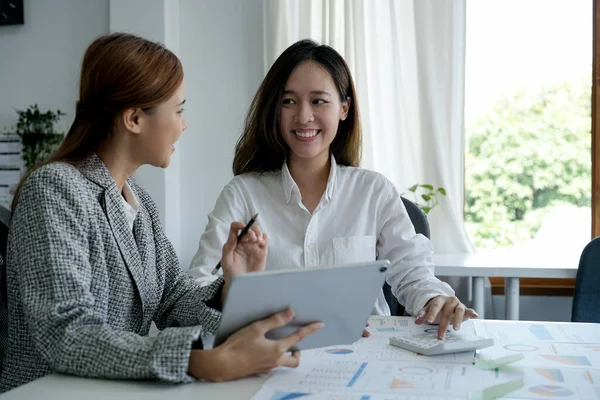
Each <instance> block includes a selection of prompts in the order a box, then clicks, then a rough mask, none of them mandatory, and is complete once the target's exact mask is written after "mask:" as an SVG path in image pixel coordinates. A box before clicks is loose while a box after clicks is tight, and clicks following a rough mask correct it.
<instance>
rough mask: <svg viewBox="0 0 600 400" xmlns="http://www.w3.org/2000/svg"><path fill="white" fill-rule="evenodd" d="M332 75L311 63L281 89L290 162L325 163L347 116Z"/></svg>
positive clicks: (283, 128)
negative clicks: (282, 91) (299, 160)
mask: <svg viewBox="0 0 600 400" xmlns="http://www.w3.org/2000/svg"><path fill="white" fill-rule="evenodd" d="M340 97H341V95H340V93H339V91H338V90H337V88H336V87H335V84H334V83H333V80H332V78H331V75H330V74H329V73H328V72H327V70H325V69H324V68H323V67H321V66H320V65H319V64H318V63H316V62H314V61H305V62H303V63H301V64H299V65H298V66H297V67H296V68H295V69H294V70H293V71H292V73H291V75H290V77H289V79H288V81H287V83H286V85H285V89H284V93H283V98H282V104H281V110H280V115H279V118H280V126H281V134H282V136H283V139H284V141H285V142H286V144H287V145H288V146H289V148H290V152H289V160H290V162H294V161H296V160H298V159H302V160H305V161H306V160H315V161H316V162H325V163H326V162H327V161H328V158H329V147H330V146H331V143H332V142H333V140H334V139H335V135H336V133H337V130H338V126H339V123H340V120H345V119H346V117H347V116H348V107H349V100H345V101H342V100H341V98H340Z"/></svg>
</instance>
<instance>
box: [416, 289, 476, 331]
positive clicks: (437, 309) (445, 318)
mask: <svg viewBox="0 0 600 400" xmlns="http://www.w3.org/2000/svg"><path fill="white" fill-rule="evenodd" d="M477 317H478V315H477V313H476V312H475V310H473V309H472V308H467V307H466V306H465V305H464V304H463V303H461V302H460V300H458V298H457V297H456V296H452V297H450V296H443V295H440V296H436V297H433V298H432V299H430V300H429V301H428V302H427V303H426V304H425V307H423V308H422V309H421V310H420V311H419V312H418V313H417V318H416V319H415V323H416V324H417V325H418V324H422V323H424V322H425V323H427V324H439V328H438V338H440V339H443V338H444V336H446V330H447V329H448V326H449V325H450V323H452V326H453V328H454V330H459V329H460V324H461V323H462V322H463V321H466V320H468V319H470V318H477Z"/></svg>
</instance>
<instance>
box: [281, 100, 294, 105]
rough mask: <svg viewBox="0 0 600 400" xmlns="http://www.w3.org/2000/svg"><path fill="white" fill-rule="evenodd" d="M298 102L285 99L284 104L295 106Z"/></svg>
mask: <svg viewBox="0 0 600 400" xmlns="http://www.w3.org/2000/svg"><path fill="white" fill-rule="evenodd" d="M295 103H296V102H295V101H294V100H292V99H283V104H295Z"/></svg>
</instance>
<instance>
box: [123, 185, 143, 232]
mask: <svg viewBox="0 0 600 400" xmlns="http://www.w3.org/2000/svg"><path fill="white" fill-rule="evenodd" d="M121 200H122V203H123V207H124V208H125V217H127V223H128V224H129V229H131V230H132V231H133V223H134V222H135V218H136V217H137V213H138V211H139V210H140V202H139V201H138V199H137V197H136V196H135V193H133V190H131V186H129V183H127V182H125V185H124V186H123V196H121Z"/></svg>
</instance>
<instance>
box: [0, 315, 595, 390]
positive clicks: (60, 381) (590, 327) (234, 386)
mask: <svg viewBox="0 0 600 400" xmlns="http://www.w3.org/2000/svg"><path fill="white" fill-rule="evenodd" d="M490 322H492V323H493V324H495V326H496V327H497V328H498V332H497V333H496V334H495V335H496V336H498V335H500V336H504V335H509V336H510V335H512V336H514V335H515V333H514V332H517V331H520V330H521V331H522V330H523V328H522V327H523V326H525V324H529V323H528V322H514V321H490ZM543 324H546V325H548V326H549V327H551V326H552V325H559V323H553V322H548V323H543ZM566 325H567V326H568V327H569V328H572V329H570V332H571V334H572V335H576V336H578V337H580V338H583V339H584V340H586V339H587V340H588V341H587V342H586V343H591V342H589V339H590V338H592V339H595V338H598V341H600V324H571V323H567V324H566ZM519 328H521V329H519ZM548 332H550V331H548ZM552 332H554V331H553V330H552ZM534 334H535V332H534ZM538 334H539V333H538ZM523 339H525V338H523ZM544 339H547V338H544ZM366 340H368V339H366ZM529 340H531V339H529ZM555 340H556V341H560V340H561V338H559V337H557V338H555ZM543 341H544V340H541V339H540V340H537V341H535V340H534V342H529V343H533V344H536V345H539V346H542V345H543ZM538 343H539V344H538ZM593 347H598V346H593ZM495 348H498V349H499V350H502V343H501V342H498V343H497V346H494V348H490V349H495ZM593 354H594V352H593V351H592V352H591V356H593ZM590 360H592V359H590ZM593 362H594V363H598V362H600V361H598V358H594V359H593ZM593 365H594V364H593ZM596 365H597V364H596ZM590 368H597V367H594V366H592V367H590ZM264 380H265V378H264V377H261V378H250V379H244V380H239V381H235V382H228V383H208V382H197V383H192V384H182V385H170V384H161V383H155V382H135V381H107V380H94V379H83V378H76V377H71V376H64V375H50V376H47V377H45V378H42V379H39V380H37V381H34V382H31V383H29V384H27V385H24V386H21V387H19V388H17V389H14V390H12V391H10V392H7V393H5V394H3V395H2V396H0V398H1V399H2V400H5V399H6V400H30V399H42V398H43V399H61V400H80V399H86V400H101V399H110V400H117V399H127V400H164V399H190V400H192V399H194V400H204V399H210V400H212V399H218V400H238V399H250V398H251V397H252V396H253V395H254V394H255V393H256V392H257V391H258V390H259V389H260V388H261V386H262V384H263V382H264ZM411 398H412V397H411ZM415 398H416V396H415ZM507 398H511V397H510V395H509V396H508V397H507ZM514 398H517V399H519V397H514ZM527 398H531V397H527Z"/></svg>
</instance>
